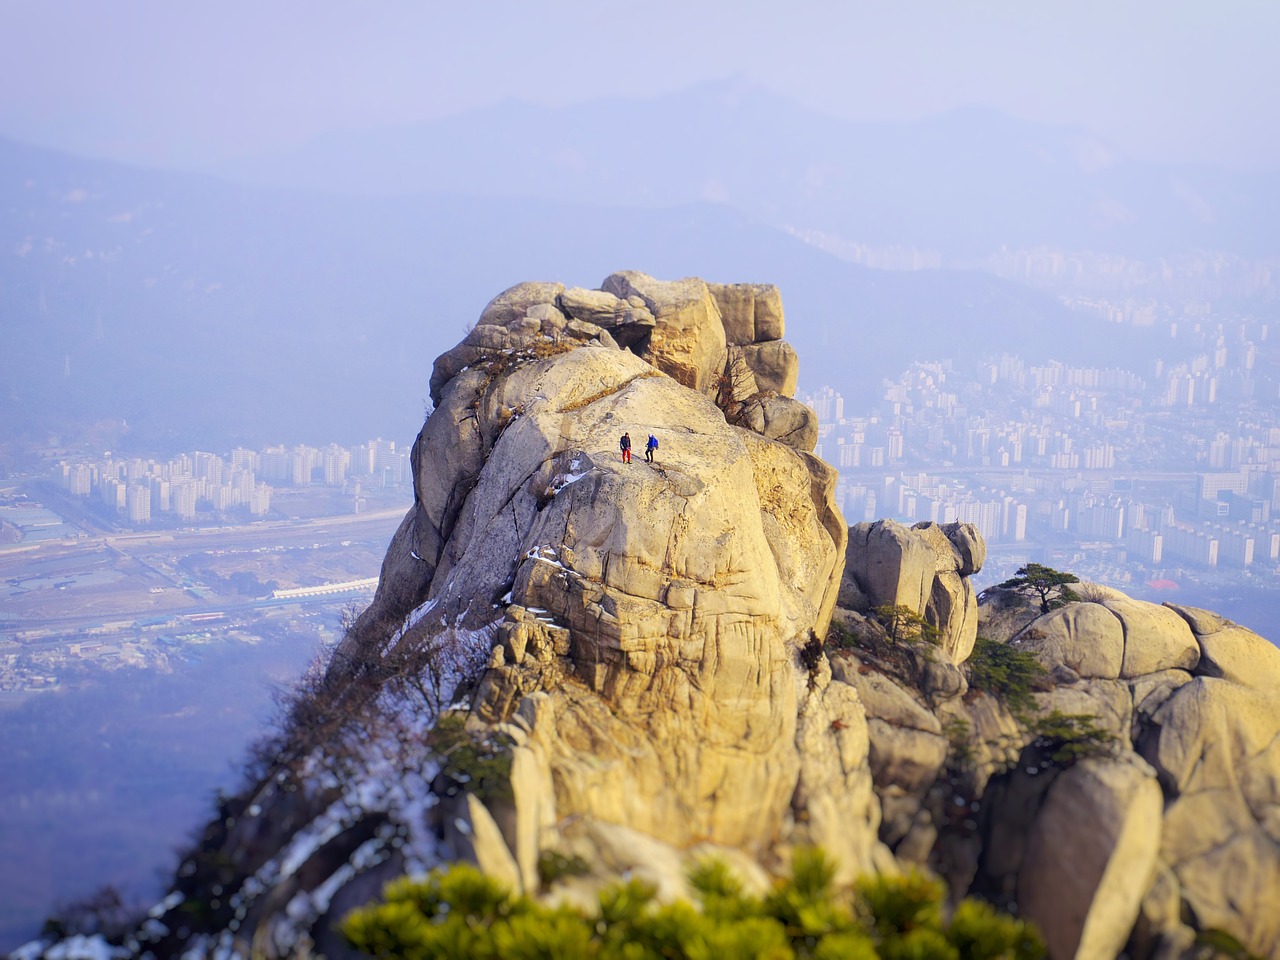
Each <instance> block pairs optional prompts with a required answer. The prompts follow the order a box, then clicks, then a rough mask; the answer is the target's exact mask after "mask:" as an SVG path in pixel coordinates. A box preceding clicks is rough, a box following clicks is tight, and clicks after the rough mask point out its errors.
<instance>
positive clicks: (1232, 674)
mask: <svg viewBox="0 0 1280 960" xmlns="http://www.w3.org/2000/svg"><path fill="white" fill-rule="evenodd" d="M1165 606H1166V607H1168V608H1169V609H1170V610H1172V611H1173V612H1174V613H1176V614H1177V615H1178V616H1179V617H1181V618H1182V619H1183V620H1185V621H1186V622H1187V625H1188V626H1189V627H1190V628H1191V630H1192V633H1193V634H1194V636H1195V642H1196V644H1197V645H1198V646H1199V648H1200V657H1199V661H1198V663H1197V664H1195V665H1194V666H1195V668H1196V672H1197V673H1199V674H1200V675H1201V676H1206V677H1218V678H1220V679H1223V680H1230V681H1231V682H1232V683H1240V684H1243V685H1245V686H1247V687H1253V688H1254V689H1256V690H1261V691H1264V692H1265V691H1273V692H1274V691H1277V690H1280V656H1277V655H1276V651H1275V647H1274V646H1273V645H1272V644H1271V643H1269V642H1267V641H1266V640H1264V639H1263V638H1262V637H1260V636H1258V635H1257V634H1256V633H1254V632H1253V631H1252V630H1249V629H1247V628H1245V627H1241V626H1238V625H1237V624H1234V623H1232V622H1231V621H1230V620H1228V619H1226V618H1225V617H1220V616H1218V615H1217V614H1216V613H1211V612H1210V611H1208V610H1200V609H1197V608H1195V607H1184V606H1179V605H1177V604H1173V603H1166V604H1165Z"/></svg>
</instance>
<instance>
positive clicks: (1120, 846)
mask: <svg viewBox="0 0 1280 960" xmlns="http://www.w3.org/2000/svg"><path fill="white" fill-rule="evenodd" d="M1162 806H1163V798H1162V796H1161V793H1160V787H1159V786H1158V785H1157V783H1156V779H1155V775H1154V773H1153V772H1152V770H1151V769H1150V768H1149V767H1148V766H1147V765H1146V764H1145V763H1143V762H1142V761H1141V760H1139V759H1138V758H1137V757H1134V756H1133V755H1132V754H1129V755H1126V756H1122V757H1119V758H1116V759H1106V758H1094V759H1087V760H1083V761H1081V762H1080V763H1078V764H1076V765H1075V766H1073V767H1071V768H1070V769H1068V770H1066V771H1065V772H1063V773H1062V774H1061V775H1059V776H1058V778H1057V779H1056V780H1055V781H1054V782H1053V785H1052V786H1051V787H1050V788H1049V792H1048V795H1047V796H1046V797H1045V800H1044V805H1043V806H1042V807H1041V809H1040V812H1039V815H1038V816H1037V817H1036V819H1035V821H1034V823H1033V825H1032V827H1031V830H1030V833H1029V834H1028V836H1027V840H1026V852H1025V854H1024V856H1023V860H1022V867H1021V870H1020V872H1019V875H1018V903H1019V907H1020V909H1021V912H1022V915H1023V916H1025V917H1027V918H1028V919H1030V920H1033V921H1035V923H1036V925H1037V926H1038V927H1039V928H1040V930H1041V932H1042V933H1043V934H1044V937H1045V941H1046V943H1047V944H1048V947H1049V955H1050V956H1051V957H1053V958H1054V960H1061V958H1076V957H1078V958H1080V960H1091V958H1094V957H1115V956H1117V955H1119V953H1120V952H1121V950H1122V949H1123V948H1124V945H1125V943H1126V941H1127V940H1128V939H1129V931H1130V930H1131V929H1132V928H1133V925H1134V921H1135V920H1136V919H1137V916H1138V911H1139V909H1140V908H1141V906H1142V901H1143V895H1144V894H1145V893H1146V891H1147V889H1148V888H1149V887H1150V885H1151V881H1152V879H1153V877H1154V876H1155V873H1156V865H1157V857H1158V854H1159V852H1160V840H1161V836H1162V831H1161V819H1160V814H1161V808H1162Z"/></svg>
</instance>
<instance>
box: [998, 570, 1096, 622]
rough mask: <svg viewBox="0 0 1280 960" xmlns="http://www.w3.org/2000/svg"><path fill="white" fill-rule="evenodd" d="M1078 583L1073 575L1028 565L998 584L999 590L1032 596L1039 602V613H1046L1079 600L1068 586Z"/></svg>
mask: <svg viewBox="0 0 1280 960" xmlns="http://www.w3.org/2000/svg"><path fill="white" fill-rule="evenodd" d="M1079 582H1080V578H1079V577H1077V576H1076V575H1075V574H1074V573H1063V572H1062V571H1061V570H1055V569H1053V567H1046V566H1043V565H1042V564H1039V563H1028V564H1027V565H1026V566H1025V567H1019V568H1018V573H1017V575H1016V576H1013V577H1010V578H1009V579H1008V580H1006V581H1005V582H1004V583H1002V584H1000V588H1001V589H1002V590H1012V591H1014V592H1015V593H1020V594H1022V595H1024V596H1031V595H1034V596H1035V597H1037V598H1038V599H1039V600H1040V612H1041V613H1048V612H1049V611H1050V610H1056V609H1058V608H1059V607H1065V606H1066V605H1067V604H1068V603H1073V602H1075V601H1077V600H1079V599H1080V598H1079V597H1078V596H1077V595H1076V593H1075V591H1074V590H1072V589H1071V587H1070V586H1068V584H1072V583H1079Z"/></svg>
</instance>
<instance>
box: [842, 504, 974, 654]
mask: <svg viewBox="0 0 1280 960" xmlns="http://www.w3.org/2000/svg"><path fill="white" fill-rule="evenodd" d="M985 558H986V545H985V544H984V543H983V541H982V538H981V537H980V536H979V535H978V533H977V531H976V529H974V528H973V526H972V525H971V524H965V523H956V524H941V525H940V524H932V523H923V524H917V525H916V526H915V527H913V528H908V527H905V526H903V525H902V524H900V523H898V522H896V521H893V520H877V521H875V522H874V523H859V524H857V525H856V526H854V527H852V528H850V530H849V551H848V556H847V561H846V575H847V576H848V577H849V578H850V579H851V580H852V581H853V582H854V585H855V586H856V588H857V592H858V593H859V594H860V595H861V596H862V597H864V598H865V602H866V605H867V608H868V610H874V609H875V608H876V607H880V606H883V605H890V606H903V607H907V608H909V609H910V610H911V611H912V612H913V613H916V614H918V615H920V616H922V617H924V619H925V620H926V621H927V622H928V623H930V624H932V625H933V626H934V627H936V628H937V630H938V632H939V643H940V644H941V646H942V648H943V650H944V651H945V653H946V654H947V657H948V658H949V659H950V660H951V661H952V662H953V663H962V662H964V660H965V659H966V658H967V657H968V656H969V654H970V652H972V650H973V645H974V642H975V641H976V639H977V635H978V598H977V594H976V593H975V591H974V589H973V586H972V584H971V583H970V582H969V579H968V577H969V576H970V575H971V574H973V573H976V572H977V571H978V570H980V569H981V568H982V563H983V561H984V560H985Z"/></svg>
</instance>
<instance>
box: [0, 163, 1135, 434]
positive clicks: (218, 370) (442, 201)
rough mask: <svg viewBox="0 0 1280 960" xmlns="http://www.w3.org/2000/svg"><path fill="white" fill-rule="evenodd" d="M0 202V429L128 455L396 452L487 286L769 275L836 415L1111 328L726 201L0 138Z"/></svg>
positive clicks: (1107, 337)
mask: <svg viewBox="0 0 1280 960" xmlns="http://www.w3.org/2000/svg"><path fill="white" fill-rule="evenodd" d="M548 142H550V139H548ZM0 209H3V210H4V216H3V218H0V297H2V298H3V299H2V300H0V302H2V303H3V310H4V323H5V337H6V354H7V360H8V362H7V363H5V364H3V365H0V396H3V397H4V398H5V402H4V403H3V405H0V435H3V436H5V437H13V436H25V437H27V438H28V439H30V440H40V441H43V440H44V439H46V438H53V437H56V436H62V437H63V438H64V439H68V438H69V439H74V438H75V437H76V435H77V433H76V431H77V430H79V429H80V428H81V427H83V425H84V424H86V423H94V422H105V423H107V424H108V426H107V428H106V429H105V431H100V433H101V434H102V435H104V436H111V435H116V436H119V437H120V438H121V439H120V441H118V442H120V443H123V444H125V445H126V446H127V448H129V449H140V448H141V449H146V448H147V447H148V446H150V447H153V448H167V449H177V448H182V447H185V446H187V445H190V444H192V443H195V444H199V445H203V446H215V445H218V444H226V445H233V444H235V443H253V442H260V441H265V442H328V441H329V440H338V441H341V442H357V441H359V440H363V439H367V438H368V437H369V436H372V435H376V434H378V433H383V434H384V435H387V434H391V435H394V436H396V437H397V438H398V439H407V438H408V437H409V436H411V435H412V434H413V432H414V431H416V429H417V427H418V422H417V421H415V420H414V419H412V417H411V416H410V412H411V411H412V410H414V409H415V408H417V409H421V407H422V402H423V400H424V398H425V397H426V394H427V380H428V374H429V358H431V357H434V356H435V355H437V354H438V353H440V352H441V351H442V350H443V349H444V348H445V346H446V345H447V344H449V343H451V342H453V341H454V340H455V339H456V337H457V336H458V333H459V331H460V330H462V329H464V328H465V327H466V326H467V325H468V324H470V323H473V322H474V321H475V318H476V317H477V316H478V315H479V313H480V310H481V309H482V308H483V306H484V304H485V302H486V301H487V299H488V298H489V296H491V294H492V291H493V290H495V289H498V290H500V289H503V288H505V287H506V286H509V285H510V284H511V283H513V282H515V280H516V279H518V278H519V277H521V276H562V277H564V278H565V279H566V280H568V281H570V282H573V283H578V284H582V285H584V286H594V285H595V284H596V283H598V282H599V280H600V278H601V277H604V276H606V275H608V274H609V273H611V272H612V271H614V270H616V269H618V268H620V267H624V266H636V267H642V268H644V269H645V270H647V271H649V272H651V273H654V274H659V275H666V276H684V275H689V274H698V275H701V276H704V277H711V278H716V277H734V276H770V277H774V278H777V280H778V281H779V282H780V283H781V284H785V286H786V289H787V290H788V291H789V293H788V297H789V310H790V314H791V322H792V327H791V330H792V335H791V339H792V342H793V343H795V344H796V346H797V349H798V350H800V352H801V354H802V355H803V356H804V357H805V358H806V366H805V368H804V369H805V375H804V380H803V381H802V384H801V388H802V390H804V389H815V388H816V387H818V386H820V385H822V384H830V385H832V386H834V387H836V388H837V389H840V390H842V391H843V392H844V393H845V396H846V398H847V399H848V400H849V402H850V404H859V405H869V404H870V403H872V402H873V401H874V400H875V399H876V398H877V397H878V395H879V390H880V382H881V380H882V379H883V378H885V377H894V376H897V374H898V373H899V372H900V371H901V370H902V369H903V368H904V367H905V366H906V365H907V364H909V363H910V362H912V361H914V360H918V359H928V358H931V357H937V356H949V357H960V356H964V355H967V354H972V353H974V352H984V351H987V352H989V351H990V350H992V349H995V348H997V347H998V348H1001V349H1011V350H1016V349H1018V348H1019V347H1024V346H1026V347H1029V346H1032V345H1034V344H1036V343H1037V342H1039V343H1042V344H1049V343H1052V344H1053V345H1054V347H1053V349H1054V350H1055V352H1056V353H1057V354H1058V355H1060V356H1062V357H1063V359H1071V358H1072V357H1073V356H1074V357H1076V358H1077V359H1081V360H1084V359H1088V358H1091V357H1092V358H1094V359H1096V360H1098V361H1102V360H1105V359H1106V358H1107V357H1108V356H1110V355H1112V354H1113V353H1114V351H1115V350H1117V349H1120V348H1119V347H1117V341H1116V339H1115V338H1116V337H1124V336H1127V335H1128V332H1127V331H1124V330H1120V329H1119V328H1116V327H1114V326H1113V325H1103V324H1101V323H1091V322H1089V321H1087V320H1081V319H1079V318H1077V317H1072V316H1071V315H1069V314H1068V313H1067V312H1066V311H1065V310H1063V309H1062V308H1061V307H1059V306H1058V305H1057V304H1056V303H1054V302H1052V301H1051V300H1049V299H1048V298H1045V297H1043V296H1041V295H1039V294H1036V293H1033V292H1031V291H1028V290H1025V289H1023V288H1021V287H1018V286H1016V285H1013V284H1009V283H1004V282H1002V281H999V280H995V279H993V278H990V277H986V276H981V275H977V274H962V273H951V272H946V271H930V272H925V273H918V274H893V273H885V272H881V271H875V270H868V269H865V268H861V267H857V266H854V265H851V264H848V263H844V262H842V261H839V260H837V259H835V258H833V257H831V256H829V255H827V254H824V253H822V252H821V251H819V250H817V249H815V248H813V247H811V246H808V245H806V244H804V243H801V242H800V241H798V240H796V239H795V238H794V237H791V236H788V235H786V234H785V233H783V232H782V231H780V230H777V229H775V228H772V227H769V226H768V225H766V224H764V223H762V222H760V221H759V220H758V219H756V218H753V217H751V216H749V215H747V214H744V213H742V212H739V211H736V210H734V209H732V208H730V207H728V206H726V205H724V204H715V203H706V202H703V203H689V204H683V205H679V206H672V207H650V208H644V207H626V206H622V205H607V206H606V205H588V204H574V203H567V202H561V201H552V200H539V199H528V198H505V197H504V198H483V197H474V196H443V195H429V196H420V197H412V198H386V197H342V196H333V195H324V194H317V193H311V192H306V191H301V190H284V189H271V188H264V187H247V186H242V185H234V184H229V183H226V182H224V181H221V180H218V179H216V178H213V177H209V176H202V175H195V174H185V173H173V172H163V171H150V170H142V169H138V168H131V167H128V166H124V165H120V164H115V163H108V162H103V161H96V160H87V159H82V158H76V157H71V156H68V155H65V154H60V153H57V152H54V151H49V150H42V149H38V148H33V147H27V146H23V145H20V144H16V143H13V142H11V141H4V140H0ZM1067 325H1074V327H1075V328H1076V329H1078V330H1080V331H1081V332H1082V333H1084V332H1089V334H1090V335H1088V336H1080V337H1074V338H1067V340H1066V341H1065V342H1064V339H1063V338H1062V337H1060V336H1059V335H1058V334H1059V333H1060V331H1061V330H1062V329H1063V328H1064V326H1067ZM958 328H966V329H971V330H974V331H980V335H979V336H964V337H960V336H956V335H955V334H954V331H955V330H956V329H958ZM922 343H923V344H930V345H931V347H930V350H929V351H928V353H929V357H924V356H922V355H921V354H920V344H922ZM121 422H123V423H124V424H125V425H126V426H125V427H124V428H121V427H120V423H121ZM112 423H114V424H115V425H116V426H115V428H111V426H110V424H112ZM112 443H113V445H115V444H116V443H117V441H114V440H113V441H112Z"/></svg>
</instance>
